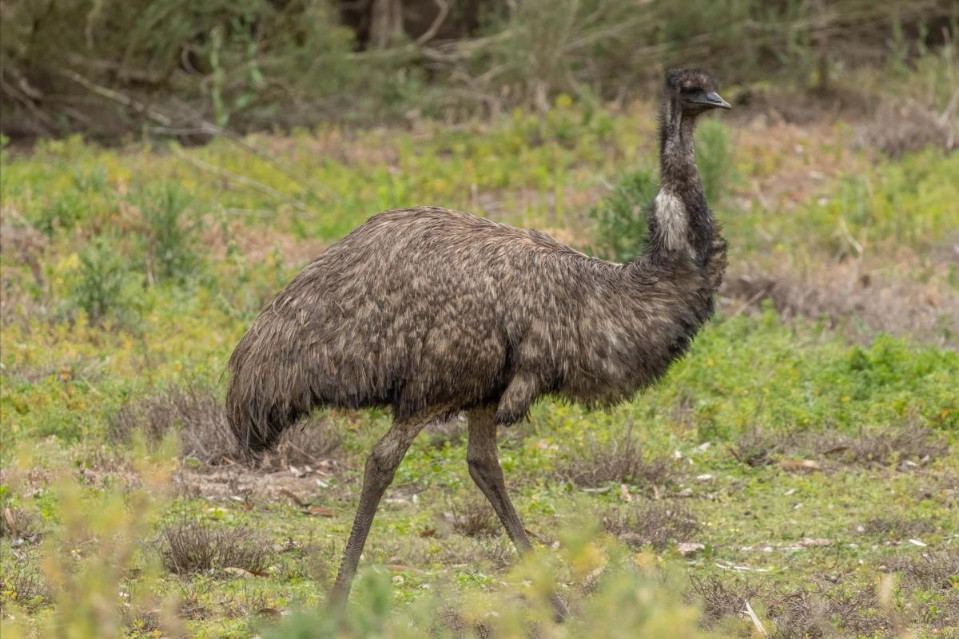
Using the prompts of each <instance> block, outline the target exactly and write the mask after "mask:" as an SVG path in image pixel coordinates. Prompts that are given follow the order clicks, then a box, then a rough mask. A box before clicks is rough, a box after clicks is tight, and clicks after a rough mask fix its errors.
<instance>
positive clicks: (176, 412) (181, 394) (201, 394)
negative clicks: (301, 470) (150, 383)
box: [107, 388, 343, 471]
mask: <svg viewBox="0 0 959 639" xmlns="http://www.w3.org/2000/svg"><path fill="white" fill-rule="evenodd" d="M171 431H175V432H176V433H177V436H178V438H179V441H180V457H181V458H182V459H184V460H190V461H191V462H193V465H199V466H201V467H214V466H220V465H222V464H224V463H233V462H239V461H246V460H247V457H246V456H245V455H244V453H243V450H242V448H241V447H240V445H239V443H238V442H237V440H236V437H235V436H234V435H233V433H232V431H231V430H230V426H229V423H228V422H227V419H226V412H225V411H224V408H223V403H222V401H220V399H219V398H218V397H217V396H216V395H215V394H214V393H213V392H212V391H210V390H194V389H191V390H183V389H177V388H173V389H169V390H167V391H164V392H162V393H159V394H157V395H151V396H147V397H145V398H142V399H139V400H135V401H131V402H127V403H126V404H124V405H123V406H122V407H121V409H120V410H119V411H118V412H117V413H116V414H115V415H113V417H112V418H111V419H110V423H109V429H108V433H107V434H108V437H109V438H110V440H111V441H114V442H119V443H126V442H129V441H130V439H131V438H132V436H133V433H135V432H140V433H143V435H144V437H146V439H147V441H150V442H158V441H160V440H162V439H163V438H164V437H165V436H166V435H167V433H169V432H171ZM342 443H343V438H342V436H341V435H340V434H339V433H336V432H335V431H333V430H332V429H331V428H330V422H329V421H328V420H326V419H321V418H318V417H316V416H313V417H310V418H309V419H307V420H305V421H304V422H301V423H300V424H298V425H296V426H294V427H292V428H289V429H287V430H286V431H284V432H283V435H282V436H281V437H280V441H279V442H278V444H277V446H276V448H275V449H273V450H271V451H269V452H267V453H266V454H264V455H263V457H262V458H260V459H259V460H257V461H256V463H257V465H258V467H259V468H260V469H262V470H267V471H274V470H280V469H287V468H289V467H290V466H298V467H299V466H311V467H316V466H318V465H319V464H320V463H321V462H324V461H328V460H330V459H331V458H332V457H334V456H335V454H336V453H337V451H339V449H340V446H341V445H342Z"/></svg>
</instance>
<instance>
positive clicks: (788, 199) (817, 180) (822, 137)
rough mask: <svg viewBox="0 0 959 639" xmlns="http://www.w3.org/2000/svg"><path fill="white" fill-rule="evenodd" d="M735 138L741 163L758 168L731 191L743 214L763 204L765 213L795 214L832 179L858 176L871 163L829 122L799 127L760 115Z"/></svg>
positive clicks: (737, 132)
mask: <svg viewBox="0 0 959 639" xmlns="http://www.w3.org/2000/svg"><path fill="white" fill-rule="evenodd" d="M732 136H733V143H732V146H733V148H734V149H735V154H736V157H737V158H739V159H740V161H742V160H741V159H742V158H746V159H747V161H749V162H751V163H754V165H755V166H753V168H752V171H751V173H752V177H750V179H749V180H747V181H746V182H745V183H744V184H741V185H731V187H732V196H733V202H734V203H736V204H737V208H740V209H744V210H746V209H748V208H749V207H751V206H752V205H753V203H754V202H759V204H760V205H761V206H762V208H763V210H767V211H778V212H780V213H782V212H788V211H791V210H793V209H795V208H796V207H798V206H799V205H801V204H803V203H805V202H808V201H809V200H810V199H812V198H813V197H815V196H816V194H817V193H819V192H820V191H821V190H822V188H823V186H825V184H826V183H827V180H828V179H829V178H830V177H831V176H835V175H839V174H843V173H850V172H856V171H857V170H858V169H861V168H863V166H862V165H863V163H864V162H866V160H867V158H865V157H863V156H862V154H857V153H854V152H853V150H852V149H851V148H850V147H851V145H850V144H848V143H847V141H846V140H845V139H844V137H843V134H842V132H841V131H840V129H839V128H838V127H837V126H835V124H833V121H832V120H829V119H826V120H817V121H815V122H807V123H804V124H803V125H802V126H800V125H797V124H789V123H786V122H783V121H781V120H776V119H771V118H769V117H768V116H766V115H763V114H761V115H759V116H756V117H754V118H752V119H751V120H750V121H749V122H747V123H744V125H742V126H740V127H737V128H735V129H733V130H732Z"/></svg>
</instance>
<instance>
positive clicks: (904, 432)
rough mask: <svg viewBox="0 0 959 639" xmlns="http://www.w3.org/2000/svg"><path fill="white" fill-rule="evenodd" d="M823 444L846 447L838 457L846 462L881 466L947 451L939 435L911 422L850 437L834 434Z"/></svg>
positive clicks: (923, 459) (927, 458)
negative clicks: (835, 437) (893, 429)
mask: <svg viewBox="0 0 959 639" xmlns="http://www.w3.org/2000/svg"><path fill="white" fill-rule="evenodd" d="M823 445H824V446H828V448H825V450H837V449H839V448H841V447H843V446H846V447H847V448H846V450H844V451H841V452H842V460H843V461H845V462H846V463H855V464H863V465H870V464H879V465H883V466H886V465H889V464H891V463H896V462H899V463H901V462H904V461H906V460H908V461H912V462H923V463H926V462H929V461H932V460H934V459H938V458H940V457H942V456H943V455H945V454H946V453H947V452H948V450H949V446H948V444H947V443H946V441H945V439H944V438H943V437H942V435H940V434H939V433H937V432H935V431H933V430H932V429H929V428H922V427H915V426H913V425H911V424H905V425H904V426H903V428H902V429H900V430H895V431H880V432H877V433H860V434H858V435H856V436H854V437H849V436H838V437H837V440H836V441H835V442H834V443H832V444H831V445H829V444H828V442H826V443H824V444H823Z"/></svg>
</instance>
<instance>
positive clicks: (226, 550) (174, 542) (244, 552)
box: [159, 521, 271, 575]
mask: <svg viewBox="0 0 959 639" xmlns="http://www.w3.org/2000/svg"><path fill="white" fill-rule="evenodd" d="M159 552H160V558H161V559H162V561H163V566H164V568H166V569H167V570H168V571H169V572H172V573H175V574H179V575H183V574H190V573H197V572H205V571H210V570H215V569H216V570H223V569H225V568H239V569H241V570H244V571H247V572H250V573H253V574H257V573H262V572H263V571H264V570H265V569H266V568H267V566H269V563H270V559H271V546H270V544H269V543H267V541H266V540H265V539H264V538H262V537H261V536H260V535H258V534H257V533H255V532H253V531H251V530H250V529H249V528H245V527H238V528H224V527H214V526H212V525H209V524H203V523H200V522H198V521H180V522H176V523H172V524H168V525H166V526H164V527H163V528H162V529H161V530H160V540H159Z"/></svg>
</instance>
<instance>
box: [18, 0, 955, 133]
mask: <svg viewBox="0 0 959 639" xmlns="http://www.w3.org/2000/svg"><path fill="white" fill-rule="evenodd" d="M0 17H2V31H0V36H2V38H0V42H2V44H0V67H2V70H0V103H2V107H3V122H2V132H3V134H5V135H7V136H8V137H10V138H12V139H15V140H30V139H33V138H36V137H43V136H52V135H53V136H61V135H65V134H68V133H71V132H83V133H84V134H86V135H87V136H88V137H92V138H96V139H100V140H103V141H109V142H116V141H118V140H121V139H125V138H130V137H131V136H133V137H135V136H139V135H140V134H141V133H144V132H146V133H149V134H156V135H173V136H177V137H179V138H181V140H183V141H187V142H190V141H194V142H195V141H202V140H203V139H205V137H206V136H208V135H210V133H211V131H212V130H211V127H216V126H221V127H222V126H229V127H230V129H231V130H234V131H239V132H248V131H253V130H275V129H280V130H285V129H290V128H292V127H297V126H310V125H314V124H316V123H318V122H324V121H329V120H331V119H332V120H339V121H344V122H349V123H357V124H370V123H374V122H376V123H381V122H383V121H384V120H393V121H403V120H408V119H413V118H416V117H418V116H420V115H429V116H435V117H440V118H444V119H450V120H459V119H462V118H465V117H468V116H472V115H475V114H490V113H497V112H500V111H502V110H504V109H509V108H512V107H515V106H532V107H534V108H536V109H539V110H545V109H546V108H547V107H548V105H549V104H550V100H551V99H552V97H554V96H555V95H556V94H558V93H568V94H570V95H572V96H575V97H577V98H578V99H580V100H582V101H584V102H586V103H592V104H600V103H606V102H609V101H617V102H623V101H626V100H628V99H629V98H631V97H634V96H635V95H637V94H642V93H646V92H648V91H649V89H650V88H651V87H656V85H657V84H658V82H659V79H660V78H661V76H662V74H663V71H664V69H666V68H669V67H672V66H678V65H685V64H688V63H689V62H691V61H704V62H705V61H708V64H709V67H710V68H711V69H712V70H714V71H715V72H716V73H717V74H718V75H719V76H720V77H721V78H722V79H723V81H724V82H725V83H726V84H749V83H755V82H758V83H759V85H758V86H755V87H753V90H752V91H750V92H748V93H746V94H744V95H742V96H740V97H739V99H740V101H741V102H746V101H749V100H754V101H755V100H761V99H764V98H768V99H775V97H776V95H777V94H779V93H781V92H782V91H783V90H784V89H815V91H817V92H818V93H819V94H820V95H822V96H828V97H830V98H832V101H833V103H839V104H840V105H842V106H846V107H852V108H860V109H869V108H870V104H871V100H870V98H869V97H868V96H864V95H860V94H857V92H856V90H855V89H854V88H853V87H849V86H838V85H836V84H835V83H834V77H835V75H836V74H837V73H842V72H845V71H848V70H850V69H852V68H856V67H861V66H863V65H876V64H882V63H886V62H888V61H890V60H892V61H894V62H895V63H897V64H900V65H907V64H908V63H909V61H910V60H911V59H914V58H916V57H917V56H921V55H922V54H923V52H924V51H925V50H927V49H929V48H932V47H936V46H938V45H942V44H943V43H944V42H946V41H948V40H949V39H950V38H953V37H955V30H956V29H955V25H956V4H955V3H954V2H951V1H950V0H838V1H828V0H773V1H771V2H767V1H765V0H723V1H714V0H689V1H686V2H674V1H671V0H574V1H570V2H555V1H553V0H525V1H519V0H338V1H337V0H208V1H204V2H184V1H182V0H30V1H22V0H21V1H14V0H4V1H3V2H0ZM771 89H774V90H771ZM767 93H772V96H767V95H766V94H767Z"/></svg>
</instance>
